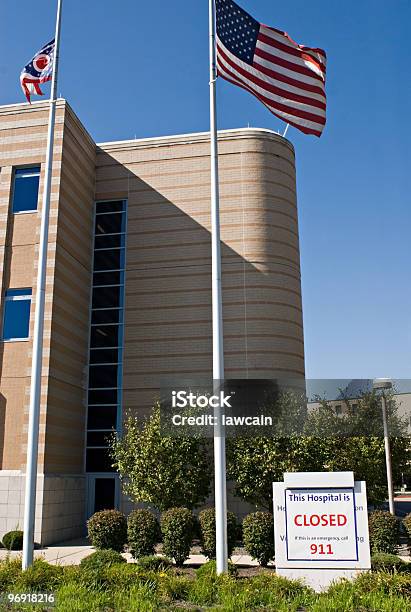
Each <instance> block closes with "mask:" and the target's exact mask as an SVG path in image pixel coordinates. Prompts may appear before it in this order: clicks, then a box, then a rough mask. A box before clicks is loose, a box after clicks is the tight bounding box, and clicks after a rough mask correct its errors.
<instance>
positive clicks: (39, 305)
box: [22, 0, 62, 569]
mask: <svg viewBox="0 0 411 612" xmlns="http://www.w3.org/2000/svg"><path fill="white" fill-rule="evenodd" d="M61 6H62V0H57V18H56V34H55V38H54V63H53V73H52V79H51V93H50V112H49V124H48V131H47V150H46V163H45V169H44V190H43V205H42V211H41V226H40V242H39V259H38V273H37V290H36V310H35V314H34V333H33V357H32V365H31V385H30V412H29V429H28V436H27V467H26V490H25V502H24V528H23V531H24V536H23V561H22V567H23V569H27V568H28V567H29V566H30V565H31V564H32V563H33V550H34V524H35V510H36V488H37V487H36V483H37V459H38V440H39V424H40V405H41V370H42V361H43V328H44V306H45V301H46V269H47V243H48V230H49V212H50V193H51V174H52V163H53V140H54V124H55V118H56V102H57V96H56V93H57V74H58V60H59V43H60V28H61Z"/></svg>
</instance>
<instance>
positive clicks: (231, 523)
mask: <svg viewBox="0 0 411 612" xmlns="http://www.w3.org/2000/svg"><path fill="white" fill-rule="evenodd" d="M198 520H199V522H200V531H201V548H202V550H201V552H202V553H203V554H204V555H205V556H206V557H208V558H209V559H215V557H216V544H215V510H214V508H206V509H205V510H202V511H201V512H200V513H199V515H198ZM237 532H238V527H237V519H236V516H235V514H234V513H233V512H227V547H228V556H229V557H231V555H232V553H233V550H234V546H235V543H236V540H237Z"/></svg>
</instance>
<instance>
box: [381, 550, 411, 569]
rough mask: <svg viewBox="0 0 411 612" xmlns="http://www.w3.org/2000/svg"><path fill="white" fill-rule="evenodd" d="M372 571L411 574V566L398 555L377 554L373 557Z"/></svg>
mask: <svg viewBox="0 0 411 612" xmlns="http://www.w3.org/2000/svg"><path fill="white" fill-rule="evenodd" d="M371 569H372V571H373V572H390V573H394V572H400V573H410V572H411V564H410V563H407V562H406V561H403V560H402V559H400V557H398V556H397V555H390V554H388V553H382V552H377V553H375V554H374V555H373V556H372V557H371Z"/></svg>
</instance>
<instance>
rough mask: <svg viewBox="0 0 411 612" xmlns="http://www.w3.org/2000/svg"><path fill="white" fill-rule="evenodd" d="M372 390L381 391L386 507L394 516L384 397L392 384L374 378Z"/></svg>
mask: <svg viewBox="0 0 411 612" xmlns="http://www.w3.org/2000/svg"><path fill="white" fill-rule="evenodd" d="M373 389H374V390H375V391H379V390H381V391H382V393H381V410H382V423H383V427H384V447H385V465H386V470H387V485H388V505H389V508H390V512H391V514H393V515H395V508H394V487H393V483H392V465H391V449H390V437H389V432H388V419H387V400H386V397H385V391H386V390H387V389H392V382H391V380H390V379H389V378H376V379H375V380H374V382H373Z"/></svg>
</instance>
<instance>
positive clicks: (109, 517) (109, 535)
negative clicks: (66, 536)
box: [87, 510, 127, 552]
mask: <svg viewBox="0 0 411 612" xmlns="http://www.w3.org/2000/svg"><path fill="white" fill-rule="evenodd" d="M87 529H88V537H89V539H90V542H91V544H92V545H93V546H95V548H99V549H103V550H104V549H107V548H111V549H112V550H117V551H118V552H122V551H123V550H124V546H125V544H126V542H127V520H126V517H125V516H124V514H123V513H122V512H119V511H118V510H102V511H101V512H96V513H95V514H93V516H92V517H91V518H89V520H88V521H87Z"/></svg>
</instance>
